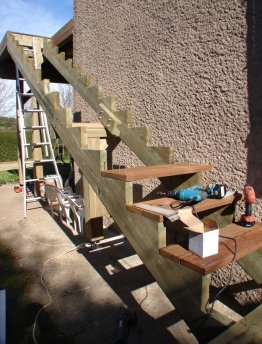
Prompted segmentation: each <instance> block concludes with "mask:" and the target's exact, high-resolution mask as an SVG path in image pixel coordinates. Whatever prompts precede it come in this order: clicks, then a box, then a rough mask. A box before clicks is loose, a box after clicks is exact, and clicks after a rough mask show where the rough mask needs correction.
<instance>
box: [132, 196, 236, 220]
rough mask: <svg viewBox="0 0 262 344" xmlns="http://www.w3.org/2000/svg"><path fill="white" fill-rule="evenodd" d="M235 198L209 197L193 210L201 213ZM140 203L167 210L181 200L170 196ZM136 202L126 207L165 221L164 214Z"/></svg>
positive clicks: (134, 211)
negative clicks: (142, 206)
mask: <svg viewBox="0 0 262 344" xmlns="http://www.w3.org/2000/svg"><path fill="white" fill-rule="evenodd" d="M235 200H236V197H235V196H233V195H232V196H228V197H224V198H222V199H209V198H207V199H205V200H203V201H202V202H199V203H197V204H195V205H194V210H193V212H196V213H201V212H204V211H206V210H210V209H215V208H219V207H223V206H225V205H228V204H232V203H233V202H234V201H235ZM139 203H140V204H141V203H142V204H148V205H152V206H157V207H161V208H164V209H167V210H171V209H173V208H172V207H171V204H173V206H174V208H175V207H176V206H179V204H180V202H179V201H177V200H174V199H173V198H169V197H164V198H158V199H153V200H149V201H143V202H139ZM136 204H137V203H134V204H129V205H127V207H126V208H127V210H128V211H130V212H131V213H134V214H137V215H141V216H145V217H148V218H151V219H154V220H155V221H158V222H163V221H164V216H163V215H161V214H159V213H157V212H154V211H152V210H145V209H143V210H142V209H140V208H138V207H137V206H136Z"/></svg>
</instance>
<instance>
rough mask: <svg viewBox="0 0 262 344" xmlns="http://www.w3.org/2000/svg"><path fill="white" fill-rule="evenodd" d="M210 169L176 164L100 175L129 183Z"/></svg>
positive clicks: (124, 169) (133, 168)
mask: <svg viewBox="0 0 262 344" xmlns="http://www.w3.org/2000/svg"><path fill="white" fill-rule="evenodd" d="M211 169H212V167H211V165H208V164H183V163H176V164H166V165H155V166H144V167H131V168H122V169H119V170H107V171H103V172H102V173H101V175H102V176H103V177H107V178H113V179H119V180H124V181H126V182H129V181H134V180H139V179H150V178H161V177H171V176H178V175H183V174H193V173H198V172H206V171H210V170H211Z"/></svg>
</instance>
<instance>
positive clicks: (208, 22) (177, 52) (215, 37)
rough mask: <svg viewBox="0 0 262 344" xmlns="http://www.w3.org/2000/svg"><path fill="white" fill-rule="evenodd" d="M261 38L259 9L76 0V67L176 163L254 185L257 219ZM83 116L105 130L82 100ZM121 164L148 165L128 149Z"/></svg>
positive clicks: (234, 1) (206, 0)
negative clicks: (167, 148)
mask: <svg viewBox="0 0 262 344" xmlns="http://www.w3.org/2000/svg"><path fill="white" fill-rule="evenodd" d="M261 38H262V2H261V1H258V0H255V1H248V2H247V3H246V2H245V1H242V0H230V1H227V0H221V1H211V0H202V1H193V0H183V1H182V0H181V1H178V0H177V1H175V0H170V1H168V0H167V1H164V0H162V1H160V0H154V1H149V0H148V1H145V0H140V1H134V0H132V1H131V0H107V1H106V0H104V1H102V0H101V1H98V0H93V1H92V0H89V1H85V0H75V13H74V59H75V61H76V63H77V64H79V65H81V66H82V68H83V70H84V71H85V72H86V73H88V74H91V75H93V80H94V83H97V82H98V83H100V84H102V85H103V86H104V90H105V95H115V96H116V99H117V101H118V107H119V109H123V108H131V109H132V112H133V118H134V125H135V126H143V125H148V126H151V128H152V131H153V138H154V143H155V144H159V145H171V146H174V147H175V161H181V162H195V163H201V162H202V163H205V162H207V163H211V164H212V165H213V167H214V168H213V172H212V173H209V174H207V175H206V176H205V182H225V183H227V184H228V186H229V187H230V188H231V189H235V190H239V191H242V189H243V186H244V184H245V183H246V182H249V183H252V185H253V186H254V187H255V188H256V191H257V196H258V197H259V198H260V200H258V201H257V203H256V206H255V207H254V208H255V214H256V216H257V218H258V219H261V209H262V202H261V197H262V172H261V164H262V154H261V151H260V149H261V148H260V147H261V135H262V124H261V108H262V64H261V61H262V48H261V46H262V44H261V43H260V40H261ZM76 108H77V110H81V111H82V113H83V114H84V119H85V120H86V121H97V117H96V114H94V113H92V112H90V111H88V110H87V107H86V105H85V103H84V102H83V101H82V100H81V99H80V98H79V97H78V96H76ZM114 163H124V164H127V165H128V166H135V165H137V164H139V163H140V162H139V161H138V160H137V159H136V158H135V157H134V156H133V155H132V154H129V153H128V149H127V148H126V147H125V146H124V145H120V146H119V147H118V149H117V150H116V152H115V155H114ZM241 273H242V272H240V273H239V275H241ZM223 276H224V277H223ZM225 276H226V275H223V274H222V282H225V278H226V277H225ZM257 296H258V297H259V294H258V295H257ZM260 297H261V294H260Z"/></svg>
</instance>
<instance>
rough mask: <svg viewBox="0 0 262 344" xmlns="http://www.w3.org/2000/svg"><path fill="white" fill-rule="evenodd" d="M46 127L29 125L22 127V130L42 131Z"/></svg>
mask: <svg viewBox="0 0 262 344" xmlns="http://www.w3.org/2000/svg"><path fill="white" fill-rule="evenodd" d="M44 128H46V125H29V126H26V127H24V128H23V129H44Z"/></svg>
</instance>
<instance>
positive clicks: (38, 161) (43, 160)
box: [25, 159, 54, 164]
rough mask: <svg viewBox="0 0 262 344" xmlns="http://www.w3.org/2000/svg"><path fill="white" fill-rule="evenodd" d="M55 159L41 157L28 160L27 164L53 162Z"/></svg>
mask: <svg viewBox="0 0 262 344" xmlns="http://www.w3.org/2000/svg"><path fill="white" fill-rule="evenodd" d="M52 161H54V159H41V160H26V161H25V163H26V164H40V163H44V162H52Z"/></svg>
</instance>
